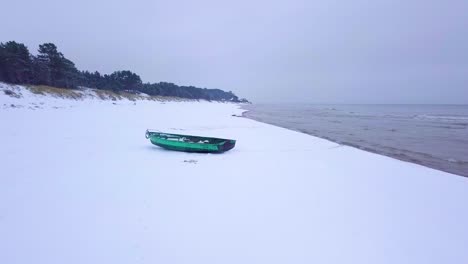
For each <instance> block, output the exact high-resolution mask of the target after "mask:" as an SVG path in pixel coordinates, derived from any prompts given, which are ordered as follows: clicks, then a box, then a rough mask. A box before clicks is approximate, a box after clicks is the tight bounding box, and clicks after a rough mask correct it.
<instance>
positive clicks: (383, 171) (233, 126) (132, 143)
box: [0, 92, 468, 264]
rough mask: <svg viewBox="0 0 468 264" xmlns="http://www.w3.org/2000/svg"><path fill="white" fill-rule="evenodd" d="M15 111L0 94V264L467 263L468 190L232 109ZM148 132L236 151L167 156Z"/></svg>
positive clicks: (74, 105)
mask: <svg viewBox="0 0 468 264" xmlns="http://www.w3.org/2000/svg"><path fill="white" fill-rule="evenodd" d="M23 94H25V97H28V96H27V93H26V92H23ZM22 100H23V101H22ZM24 100H25V99H24V98H15V97H12V96H9V95H7V94H4V93H3V92H2V93H1V94H0V106H2V105H3V106H4V107H3V108H1V109H0V122H1V129H0V142H1V147H0V158H1V161H0V248H2V250H0V262H1V263H204V264H206V263H392V264H394V263H425V264H427V263H468V251H467V250H466V245H468V227H467V223H468V203H467V202H466V201H468V180H467V178H464V177H460V176H456V175H452V174H448V173H445V172H441V171H437V170H433V169H430V168H426V167H423V166H419V165H416V164H412V163H407V162H402V161H399V160H396V159H392V158H389V157H385V156H380V155H377V154H373V153H369V152H365V151H362V150H359V149H356V148H353V147H348V146H343V145H339V144H337V143H333V142H330V141H327V140H324V139H320V138H316V137H312V136H309V135H306V134H302V133H298V132H294V131H290V130H287V129H283V128H279V127H275V126H272V125H268V124H263V123H260V122H256V121H253V120H249V119H245V118H241V117H237V115H241V114H242V112H243V110H242V109H240V107H239V105H236V104H230V103H216V102H204V101H201V102H158V101H136V102H133V101H129V100H121V101H116V102H112V101H99V100H82V101H72V100H68V99H57V98H54V99H53V100H52V99H50V98H48V97H47V96H37V97H32V96H30V97H28V98H27V100H26V101H27V102H28V104H31V103H34V102H36V103H34V104H35V106H38V107H33V108H31V107H29V106H24V105H23V106H22V103H21V102H25V101H24ZM12 105H14V107H12ZM18 106H20V107H18ZM233 115H236V116H233ZM148 128H152V129H158V130H161V131H165V132H173V133H180V134H195V135H202V136H214V137H223V138H232V139H236V140H237V144H236V147H235V148H234V149H232V150H231V151H228V152H226V153H224V154H193V153H192V154H191V153H184V152H174V151H167V150H164V149H161V148H159V147H156V146H154V145H151V144H150V142H149V141H148V140H147V139H145V137H144V133H145V130H146V129H148Z"/></svg>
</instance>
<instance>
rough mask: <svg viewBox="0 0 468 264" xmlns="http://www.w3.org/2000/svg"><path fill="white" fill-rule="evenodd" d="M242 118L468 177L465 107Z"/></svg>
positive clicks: (259, 112) (309, 110)
mask: <svg viewBox="0 0 468 264" xmlns="http://www.w3.org/2000/svg"><path fill="white" fill-rule="evenodd" d="M244 108H245V109H246V110H249V111H248V112H247V113H245V114H244V115H245V116H246V117H248V118H251V119H255V120H258V121H261V122H265V123H269V124H273V125H277V126H281V127H285V128H289V129H292V130H296V131H300V132H303V133H307V134H310V135H314V136H318V137H321V138H325V139H329V140H331V141H335V142H337V143H340V144H344V145H350V146H354V147H357V148H360V149H364V150H367V151H371V152H375V153H379V154H382V155H387V156H390V157H394V158H397V159H400V160H404V161H409V162H414V163H418V164H421V165H424V166H427V167H431V168H434V169H438V170H443V171H447V172H451V173H454V174H458V175H463V176H468V105H316V104H256V105H249V106H246V107H244Z"/></svg>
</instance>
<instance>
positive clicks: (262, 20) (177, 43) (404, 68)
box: [0, 0, 468, 103]
mask: <svg viewBox="0 0 468 264" xmlns="http://www.w3.org/2000/svg"><path fill="white" fill-rule="evenodd" d="M1 9H2V12H1V13H2V14H1V16H2V21H3V22H2V25H1V26H0V41H2V42H4V41H8V40H15V41H18V42H22V43H24V44H26V45H27V46H28V47H29V49H30V51H31V52H33V53H36V50H37V46H38V45H39V44H41V43H44V42H53V43H55V44H56V45H57V46H58V48H59V50H60V51H62V52H63V53H64V54H65V56H66V57H67V58H69V59H71V60H72V61H74V62H75V63H76V66H77V67H78V68H79V69H80V70H85V69H87V70H90V71H94V70H98V71H100V72H101V73H111V72H112V71H114V70H125V69H128V70H132V71H134V72H136V73H138V74H139V75H140V76H141V77H142V79H143V81H145V82H159V81H169V82H174V83H177V84H181V85H195V86H199V87H207V88H220V89H223V90H232V91H233V92H235V93H236V94H238V95H239V96H241V97H247V98H248V99H250V100H252V101H254V102H314V103H468V11H467V10H468V1H466V0H445V1H438V0H406V1H403V0H341V1H335V0H318V1H298V0H288V1H267V0H265V1H263V0H262V1H250V0H236V1H220V0H198V1H177V0H176V1H174V0H171V1H169V0H167V1H158V0H133V1H130V0H129V1H118V0H103V1H97V0H80V1H76V0H74V1H64V0H60V1H58V0H57V1H55V0H41V1H36V0H29V1H24V0H16V1H8V2H2V4H1Z"/></svg>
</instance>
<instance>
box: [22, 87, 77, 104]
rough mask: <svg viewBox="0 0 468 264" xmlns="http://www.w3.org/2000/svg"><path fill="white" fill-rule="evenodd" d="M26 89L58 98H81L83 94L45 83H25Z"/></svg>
mask: <svg viewBox="0 0 468 264" xmlns="http://www.w3.org/2000/svg"><path fill="white" fill-rule="evenodd" d="M25 87H26V89H28V90H29V91H30V92H32V93H34V94H41V95H52V96H54V97H59V98H67V99H75V100H79V99H83V97H84V95H83V94H82V93H80V92H79V91H78V90H72V89H64V88H57V87H51V86H47V85H26V86H25Z"/></svg>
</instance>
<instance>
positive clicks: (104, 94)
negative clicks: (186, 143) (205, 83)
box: [25, 85, 193, 102]
mask: <svg viewBox="0 0 468 264" xmlns="http://www.w3.org/2000/svg"><path fill="white" fill-rule="evenodd" d="M25 87H26V88H27V89H28V90H29V91H30V92H32V93H34V94H40V95H51V96H53V97H58V98H65V99H73V100H83V99H85V98H86V97H88V96H92V97H97V98H99V99H101V100H111V101H118V100H124V99H127V100H130V101H133V102H136V101H145V100H147V101H159V102H167V101H176V102H185V101H193V100H190V99H184V98H179V97H171V96H146V95H141V94H134V93H128V92H119V93H116V92H113V91H108V90H98V89H89V90H88V91H92V92H93V93H91V95H88V94H87V93H85V91H84V90H81V89H65V88H57V87H51V86H47V85H26V86H25Z"/></svg>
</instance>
